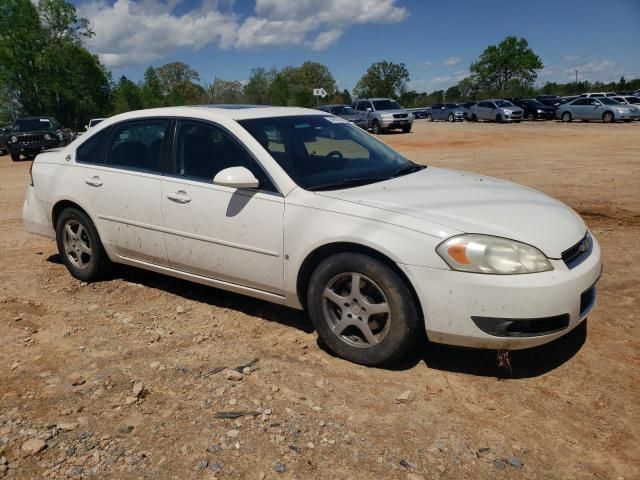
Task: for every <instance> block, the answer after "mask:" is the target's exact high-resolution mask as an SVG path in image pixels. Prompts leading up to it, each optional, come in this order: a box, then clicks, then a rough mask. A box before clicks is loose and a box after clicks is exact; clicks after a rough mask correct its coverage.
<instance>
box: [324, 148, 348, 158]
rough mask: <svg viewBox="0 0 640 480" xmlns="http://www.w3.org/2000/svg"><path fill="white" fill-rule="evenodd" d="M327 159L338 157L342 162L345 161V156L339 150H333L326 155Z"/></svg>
mask: <svg viewBox="0 0 640 480" xmlns="http://www.w3.org/2000/svg"><path fill="white" fill-rule="evenodd" d="M325 157H326V158H329V157H338V158H339V159H340V160H344V156H343V155H342V153H340V152H339V151H338V150H332V151H330V152H329V153H327V154H326V155H325Z"/></svg>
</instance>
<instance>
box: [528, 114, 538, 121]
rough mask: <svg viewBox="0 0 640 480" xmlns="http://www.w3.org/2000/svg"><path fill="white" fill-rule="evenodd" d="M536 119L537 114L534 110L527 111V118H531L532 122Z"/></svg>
mask: <svg viewBox="0 0 640 480" xmlns="http://www.w3.org/2000/svg"><path fill="white" fill-rule="evenodd" d="M535 119H536V116H535V114H534V113H533V112H529V113H527V120H529V121H530V122H533V121H534V120H535Z"/></svg>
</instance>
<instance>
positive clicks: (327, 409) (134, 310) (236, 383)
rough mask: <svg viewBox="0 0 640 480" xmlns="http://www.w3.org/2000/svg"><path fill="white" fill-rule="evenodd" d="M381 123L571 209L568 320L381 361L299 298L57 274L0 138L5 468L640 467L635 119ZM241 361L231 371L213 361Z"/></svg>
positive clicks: (328, 470)
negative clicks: (514, 338)
mask: <svg viewBox="0 0 640 480" xmlns="http://www.w3.org/2000/svg"><path fill="white" fill-rule="evenodd" d="M382 138H383V139H384V140H385V141H387V142H388V143H389V144H391V145H393V146H394V147H396V148H397V149H399V150H400V151H402V152H403V153H405V154H406V155H407V156H408V157H410V158H413V159H415V160H418V161H420V162H425V163H429V164H433V165H437V166H444V167H450V168H456V169H465V170H471V171H474V172H480V173H483V174H488V175H493V176H498V177H502V178H507V179H511V180H513V181H516V182H519V183H523V184H526V185H528V186H530V187H533V188H536V189H539V190H542V191H544V192H546V193H549V194H551V195H553V196H555V197H558V198H559V199H561V200H563V201H565V202H566V203H568V204H569V205H571V206H572V207H573V208H575V209H576V210H577V211H578V212H579V213H581V214H582V215H583V216H584V217H585V219H586V221H587V222H588V224H589V226H590V228H591V229H592V231H593V233H594V234H595V235H596V236H597V237H598V239H599V240H600V242H601V244H602V248H603V251H604V259H605V272H604V275H603V277H602V280H601V282H600V284H599V300H598V301H599V306H598V308H597V309H596V310H595V312H594V313H593V314H592V315H591V317H590V318H589V319H588V322H586V323H585V325H584V326H583V328H578V329H577V330H575V331H574V332H572V333H571V334H569V335H567V336H566V337H564V338H562V339H561V340H559V341H557V342H555V343H552V344H550V345H547V346H544V347H541V348H537V349H531V350H527V351H520V352H515V353H513V354H512V355H511V359H510V360H511V369H512V370H511V371H509V370H506V369H503V368H499V367H498V366H497V363H496V352H493V351H472V350H462V349H456V348H450V347H443V346H438V345H433V344H428V343H427V342H426V341H425V342H424V343H423V344H422V346H421V347H420V348H419V349H417V350H416V351H415V352H413V353H412V355H410V356H409V357H408V358H406V359H405V360H404V361H403V362H401V363H398V364H397V365H394V366H393V367H392V368H388V369H374V368H365V367H361V366H357V365H353V364H350V363H348V362H345V361H343V360H340V359H338V358H335V357H334V356H332V355H331V354H329V353H328V352H326V351H324V350H323V349H322V348H321V347H320V346H319V345H318V343H317V337H316V334H315V332H314V331H313V329H312V328H311V327H310V325H309V323H308V322H307V319H306V317H305V315H304V314H303V313H301V312H297V311H292V310H288V309H285V308H282V307H278V306H274V305H271V304H268V303H265V302H261V301H257V300H252V299H248V298H244V297H241V296H238V295H233V294H229V293H225V292H221V291H217V290H214V289H210V288H205V287H202V286H198V285H194V284H190V283H187V282H182V281H178V280H174V279H170V278H165V277H162V276H159V275H156V274H152V273H147V272H144V271H139V270H135V269H128V268H121V269H118V270H117V271H116V273H115V274H114V276H113V278H111V279H109V280H106V281H102V282H99V283H95V284H89V285H86V284H82V283H80V282H78V281H76V280H74V279H72V278H71V277H70V276H69V275H68V274H67V272H66V270H65V269H64V267H63V266H62V265H61V264H60V262H59V259H58V256H57V251H56V246H55V244H54V242H52V241H49V240H46V239H42V238H38V237H33V236H30V235H28V234H26V233H25V232H24V231H23V228H22V225H21V219H20V216H21V206H22V202H23V198H24V192H25V186H26V182H27V178H28V169H29V163H30V162H21V163H12V162H11V160H10V159H9V157H8V156H3V157H0V205H1V206H2V208H1V209H0V227H1V230H0V262H1V265H2V269H0V328H1V330H0V331H1V334H0V477H2V476H3V475H7V476H9V477H12V478H25V479H26V478H29V479H31V478H43V477H44V478H67V477H70V478H101V479H103V478H118V479H121V478H161V479H164V478H176V479H185V478H249V479H258V478H298V479H310V478H314V479H315V478H323V479H325V478H326V479H348V478H353V479H360V478H362V479H369V478H391V479H412V480H416V479H421V478H423V479H432V478H455V479H478V478H496V479H500V478H509V479H513V478H515V479H521V478H539V479H622V478H624V479H634V478H640V402H639V401H638V400H639V398H640V372H639V369H638V367H639V366H640V334H639V331H638V315H639V314H638V308H639V307H640V293H639V289H638V286H639V285H640V246H639V243H638V238H639V234H640V150H639V148H640V123H635V124H628V125H627V124H624V125H603V124H572V125H565V124H560V123H555V122H548V123H535V124H527V123H522V124H520V125H494V124H468V123H465V124H449V123H431V124H426V123H420V124H416V126H415V128H414V132H413V133H411V134H409V135H402V134H390V135H386V136H384V137H382ZM256 358H257V359H258V360H257V361H256V362H255V363H254V364H253V366H249V367H247V368H246V369H245V372H246V374H245V375H244V376H243V378H242V379H241V380H230V379H228V378H229V377H233V375H231V374H230V373H229V372H228V371H219V372H217V370H219V368H220V367H239V366H242V365H244V364H247V363H249V362H250V361H251V360H253V359H256ZM140 382H142V385H140ZM406 391H411V392H412V393H411V394H410V395H408V397H409V401H408V402H407V403H399V402H398V401H397V400H396V399H397V397H398V396H399V395H400V394H402V393H403V392H406ZM221 411H223V412H228V411H242V412H252V414H255V416H248V417H240V418H238V419H218V418H216V417H215V414H216V413H217V412H221ZM29 440H30V442H29V443H27V444H26V445H24V444H25V442H27V441H29ZM38 440H41V442H39V441H38ZM29 448H31V449H32V450H31V452H33V451H34V450H39V449H43V450H41V451H40V452H39V453H29V452H27V451H25V450H29Z"/></svg>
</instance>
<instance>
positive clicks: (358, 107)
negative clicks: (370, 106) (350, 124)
mask: <svg viewBox="0 0 640 480" xmlns="http://www.w3.org/2000/svg"><path fill="white" fill-rule="evenodd" d="M366 109H367V107H366V106H365V102H358V104H357V105H356V110H359V111H361V112H363V111H365V110H366Z"/></svg>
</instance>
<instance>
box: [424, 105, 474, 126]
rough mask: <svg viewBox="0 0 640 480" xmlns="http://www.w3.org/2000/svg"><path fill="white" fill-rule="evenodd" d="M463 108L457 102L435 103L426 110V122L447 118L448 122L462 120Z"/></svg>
mask: <svg viewBox="0 0 640 480" xmlns="http://www.w3.org/2000/svg"><path fill="white" fill-rule="evenodd" d="M464 112H465V110H464V108H463V107H462V106H460V105H458V104H457V103H436V104H435V105H433V106H432V107H431V109H430V110H428V111H427V122H431V121H433V120H447V121H448V122H462V121H463V120H464Z"/></svg>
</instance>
